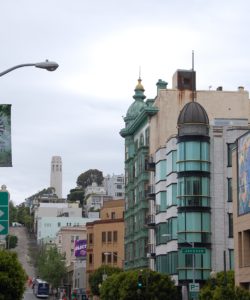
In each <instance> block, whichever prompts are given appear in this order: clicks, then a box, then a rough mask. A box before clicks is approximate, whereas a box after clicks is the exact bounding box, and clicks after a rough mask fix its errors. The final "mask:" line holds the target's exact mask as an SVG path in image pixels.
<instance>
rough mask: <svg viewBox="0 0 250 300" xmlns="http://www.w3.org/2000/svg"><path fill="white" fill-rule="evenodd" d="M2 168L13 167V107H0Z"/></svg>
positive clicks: (0, 161)
mask: <svg viewBox="0 0 250 300" xmlns="http://www.w3.org/2000/svg"><path fill="white" fill-rule="evenodd" d="M0 167H12V154H11V105H10V104H1V105H0Z"/></svg>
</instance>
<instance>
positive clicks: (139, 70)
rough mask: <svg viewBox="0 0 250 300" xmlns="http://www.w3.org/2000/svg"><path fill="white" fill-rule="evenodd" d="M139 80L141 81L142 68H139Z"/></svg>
mask: <svg viewBox="0 0 250 300" xmlns="http://www.w3.org/2000/svg"><path fill="white" fill-rule="evenodd" d="M139 79H141V66H139Z"/></svg>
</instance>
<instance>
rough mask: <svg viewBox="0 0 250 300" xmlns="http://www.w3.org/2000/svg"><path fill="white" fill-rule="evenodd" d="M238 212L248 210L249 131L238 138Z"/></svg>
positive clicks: (249, 190)
mask: <svg viewBox="0 0 250 300" xmlns="http://www.w3.org/2000/svg"><path fill="white" fill-rule="evenodd" d="M237 154H238V214H239V215H244V214H247V213H249V212H250V132H248V133H247V134H245V135H243V136H241V137H240V138H239V139H238V153H237Z"/></svg>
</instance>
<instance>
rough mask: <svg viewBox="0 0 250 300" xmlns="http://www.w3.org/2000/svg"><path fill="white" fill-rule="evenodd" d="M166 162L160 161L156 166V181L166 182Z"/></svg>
mask: <svg viewBox="0 0 250 300" xmlns="http://www.w3.org/2000/svg"><path fill="white" fill-rule="evenodd" d="M166 173H167V167H166V160H160V161H159V162H158V163H157V164H156V166H155V181H156V182H157V181H160V180H166Z"/></svg>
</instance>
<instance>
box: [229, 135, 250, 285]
mask: <svg viewBox="0 0 250 300" xmlns="http://www.w3.org/2000/svg"><path fill="white" fill-rule="evenodd" d="M233 209H234V214H233V216H234V251H235V284H236V285H240V286H242V287H244V288H246V289H248V290H250V214H249V213H250V131H248V132H247V133H246V134H244V135H242V136H241V137H240V138H239V139H238V140H237V143H236V148H235V150H234V151H233Z"/></svg>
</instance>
